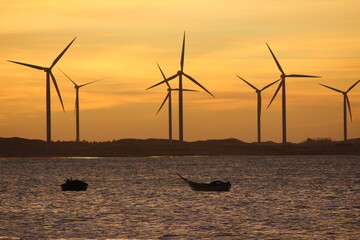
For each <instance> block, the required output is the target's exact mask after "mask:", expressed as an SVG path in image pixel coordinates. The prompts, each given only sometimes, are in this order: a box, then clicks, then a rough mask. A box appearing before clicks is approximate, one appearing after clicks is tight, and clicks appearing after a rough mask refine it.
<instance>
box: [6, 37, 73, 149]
mask: <svg viewBox="0 0 360 240" xmlns="http://www.w3.org/2000/svg"><path fill="white" fill-rule="evenodd" d="M75 39H76V37H75V38H74V39H73V40H72V41H71V42H70V43H69V45H67V47H66V48H65V49H64V50H63V51H62V52H61V53H60V54H59V56H58V57H57V58H55V60H54V61H53V63H52V64H51V66H50V67H41V66H37V65H32V64H28V63H22V62H16V61H11V60H8V62H12V63H16V64H20V65H24V66H26V67H31V68H35V69H38V70H43V71H44V72H45V73H46V141H47V148H48V150H49V151H50V150H51V96H50V78H51V79H52V81H53V84H54V86H55V88H56V91H57V94H58V96H59V99H60V102H61V106H62V108H63V110H64V111H65V108H64V104H63V101H62V99H61V94H60V91H59V87H58V85H57V83H56V80H55V77H54V75H53V73H52V72H51V70H52V69H53V67H54V66H55V64H56V63H57V62H58V61H59V60H60V58H61V57H62V56H63V55H64V53H65V52H66V51H67V50H68V48H69V47H70V46H71V44H72V43H73V42H74V41H75Z"/></svg>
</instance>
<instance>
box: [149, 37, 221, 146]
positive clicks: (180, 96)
mask: <svg viewBox="0 0 360 240" xmlns="http://www.w3.org/2000/svg"><path fill="white" fill-rule="evenodd" d="M184 55H185V32H184V37H183V44H182V51H181V59H180V70H179V71H178V72H177V73H176V74H175V75H173V76H171V77H169V78H167V79H165V80H163V81H161V82H159V83H157V84H155V85H153V86H151V87H149V88H147V89H146V90H148V89H150V88H153V87H156V86H158V85H160V84H163V83H165V82H168V81H170V80H172V79H174V78H176V77H179V89H178V91H179V142H180V144H182V143H183V141H184V128H183V82H182V77H183V76H185V77H186V78H188V79H189V80H191V81H192V82H194V83H195V84H196V85H198V86H199V87H201V88H202V89H204V90H205V91H206V92H207V93H208V94H210V95H211V96H213V97H214V95H212V94H211V92H209V91H208V90H207V89H206V88H205V87H203V86H202V85H201V84H200V83H199V82H197V81H196V80H195V79H194V78H192V77H191V76H189V75H187V74H186V73H184Z"/></svg>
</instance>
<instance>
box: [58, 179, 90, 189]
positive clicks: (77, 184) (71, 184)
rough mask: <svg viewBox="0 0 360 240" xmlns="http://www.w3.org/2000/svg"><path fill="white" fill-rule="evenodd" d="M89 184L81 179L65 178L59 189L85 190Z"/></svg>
mask: <svg viewBox="0 0 360 240" xmlns="http://www.w3.org/2000/svg"><path fill="white" fill-rule="evenodd" d="M88 186H89V185H88V184H87V183H86V182H83V181H81V180H77V179H75V180H72V179H71V178H70V179H66V182H65V183H64V184H61V190H63V191H86V189H87V187H88Z"/></svg>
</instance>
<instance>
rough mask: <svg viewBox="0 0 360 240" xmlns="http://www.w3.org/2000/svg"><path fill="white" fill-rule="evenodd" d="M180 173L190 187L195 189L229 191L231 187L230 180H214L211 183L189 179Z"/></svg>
mask: <svg viewBox="0 0 360 240" xmlns="http://www.w3.org/2000/svg"><path fill="white" fill-rule="evenodd" d="M177 175H179V176H180V177H181V178H182V179H183V180H184V181H185V182H187V183H188V184H189V186H190V188H191V189H192V190H194V191H229V190H230V188H231V183H230V182H222V181H213V182H211V183H197V182H193V181H190V180H187V179H186V178H184V177H183V176H181V175H180V174H177Z"/></svg>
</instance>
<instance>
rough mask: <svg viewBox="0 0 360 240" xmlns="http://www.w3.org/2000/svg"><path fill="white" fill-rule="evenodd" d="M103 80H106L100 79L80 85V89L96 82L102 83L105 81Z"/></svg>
mask: <svg viewBox="0 0 360 240" xmlns="http://www.w3.org/2000/svg"><path fill="white" fill-rule="evenodd" d="M103 79H104V78H100V79H98V80H95V81H91V82H88V83H85V84H82V85H79V88H81V87H83V86H86V85H89V84H92V83H94V82H98V81H101V80H103Z"/></svg>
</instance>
